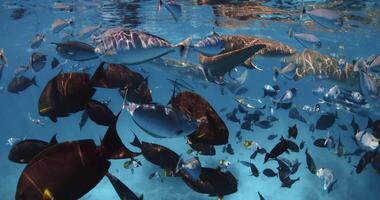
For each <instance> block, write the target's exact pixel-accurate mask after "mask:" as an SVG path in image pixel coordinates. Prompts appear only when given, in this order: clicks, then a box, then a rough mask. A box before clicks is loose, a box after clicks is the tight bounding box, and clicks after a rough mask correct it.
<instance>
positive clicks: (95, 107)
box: [86, 99, 115, 126]
mask: <svg viewBox="0 0 380 200" xmlns="http://www.w3.org/2000/svg"><path fill="white" fill-rule="evenodd" d="M86 113H87V115H88V117H89V118H90V119H91V120H92V121H93V122H95V123H96V124H99V125H102V126H109V125H111V123H112V122H113V121H114V120H115V115H114V114H113V112H112V111H111V110H110V109H109V108H108V107H107V106H106V105H104V104H103V103H101V102H99V101H96V100H92V99H90V100H89V101H88V103H87V105H86Z"/></svg>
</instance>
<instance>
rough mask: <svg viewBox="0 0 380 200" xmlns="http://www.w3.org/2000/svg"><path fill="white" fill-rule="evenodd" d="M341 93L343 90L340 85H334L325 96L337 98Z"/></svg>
mask: <svg viewBox="0 0 380 200" xmlns="http://www.w3.org/2000/svg"><path fill="white" fill-rule="evenodd" d="M340 93H341V91H340V89H339V86H338V85H334V86H333V87H331V88H330V89H329V91H327V93H326V94H325V97H327V98H333V99H336V98H338V96H339V95H340Z"/></svg>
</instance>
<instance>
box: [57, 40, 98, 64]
mask: <svg viewBox="0 0 380 200" xmlns="http://www.w3.org/2000/svg"><path fill="white" fill-rule="evenodd" d="M52 44H55V45H57V47H56V51H57V52H58V54H59V55H60V56H62V57H63V58H65V59H68V60H74V61H86V60H93V59H96V58H98V55H96V53H95V52H94V47H92V46H91V45H89V44H86V43H83V42H79V41H66V42H63V43H56V42H52Z"/></svg>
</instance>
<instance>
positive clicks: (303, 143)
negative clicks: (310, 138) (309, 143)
mask: <svg viewBox="0 0 380 200" xmlns="http://www.w3.org/2000/svg"><path fill="white" fill-rule="evenodd" d="M304 147H305V141H302V142H301V143H300V149H301V150H302V149H303V148H304Z"/></svg>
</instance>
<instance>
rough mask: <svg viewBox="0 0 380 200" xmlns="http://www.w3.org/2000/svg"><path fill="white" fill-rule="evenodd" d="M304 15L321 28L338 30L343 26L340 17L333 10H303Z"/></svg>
mask: <svg viewBox="0 0 380 200" xmlns="http://www.w3.org/2000/svg"><path fill="white" fill-rule="evenodd" d="M304 13H305V14H307V15H309V17H310V18H311V19H312V20H313V21H315V22H316V23H318V24H319V25H321V26H323V27H326V28H333V29H337V28H338V29H339V28H340V27H342V26H343V19H342V17H341V16H340V15H339V14H338V13H337V12H336V11H334V10H330V9H323V8H320V9H315V10H310V11H306V10H304Z"/></svg>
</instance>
